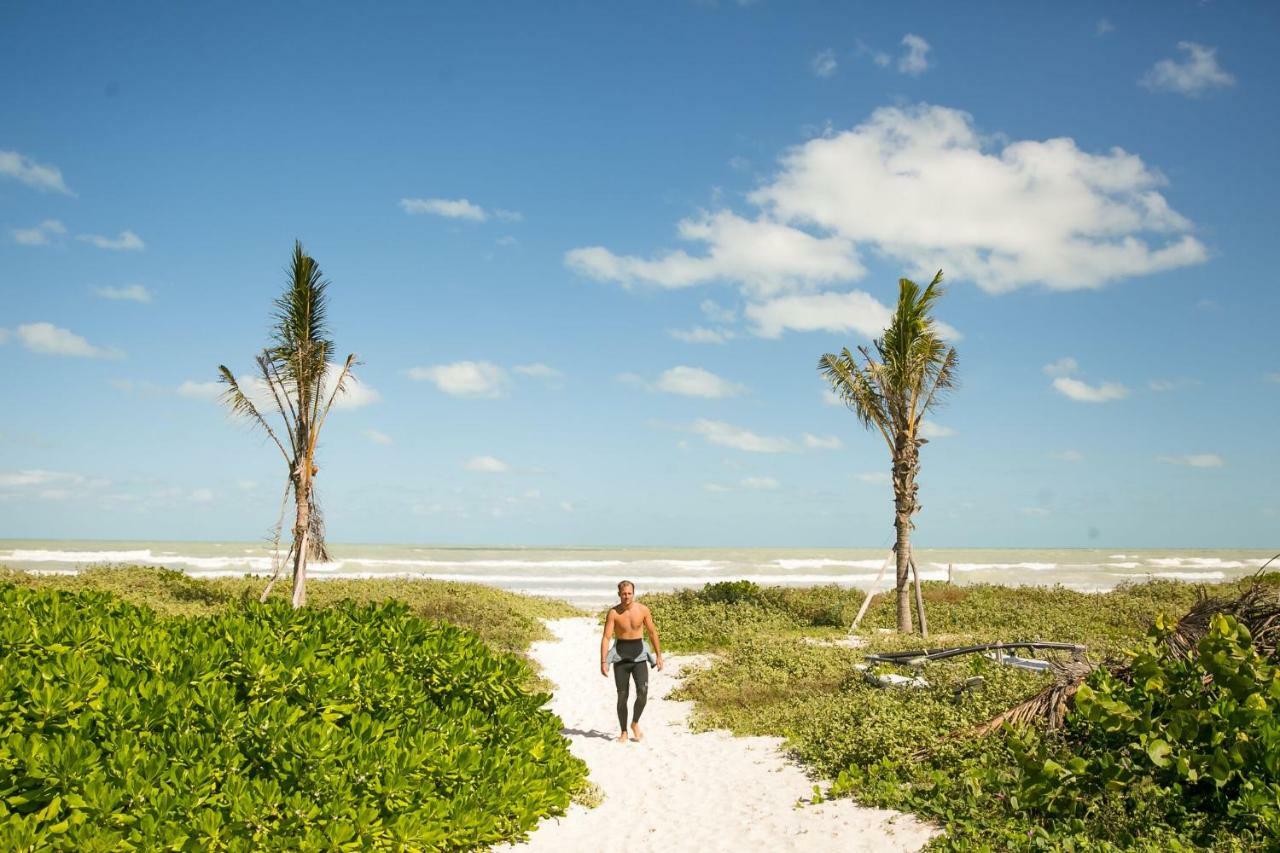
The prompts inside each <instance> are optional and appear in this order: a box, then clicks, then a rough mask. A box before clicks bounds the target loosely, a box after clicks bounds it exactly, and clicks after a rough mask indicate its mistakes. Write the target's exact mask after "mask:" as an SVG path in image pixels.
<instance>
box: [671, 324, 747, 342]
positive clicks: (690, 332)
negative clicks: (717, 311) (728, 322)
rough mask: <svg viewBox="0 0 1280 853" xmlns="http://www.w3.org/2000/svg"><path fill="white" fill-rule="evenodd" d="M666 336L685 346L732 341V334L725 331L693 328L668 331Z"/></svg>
mask: <svg viewBox="0 0 1280 853" xmlns="http://www.w3.org/2000/svg"><path fill="white" fill-rule="evenodd" d="M667 334H668V335H670V336H671V337H673V338H675V339H676V340H677V341H684V342H685V343H686V344H723V343H726V342H728V341H731V340H733V338H734V334H733V332H731V331H729V330H727V329H708V328H706V327H705V326H694V327H693V328H692V329H668V330H667Z"/></svg>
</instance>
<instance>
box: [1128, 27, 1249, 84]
mask: <svg viewBox="0 0 1280 853" xmlns="http://www.w3.org/2000/svg"><path fill="white" fill-rule="evenodd" d="M1178 49H1179V50H1181V51H1182V52H1183V53H1185V54H1186V57H1185V58H1184V59H1183V61H1182V62H1178V61H1177V60H1173V59H1162V60H1160V61H1159V62H1157V63H1156V64H1155V65H1153V66H1152V67H1151V68H1150V70H1148V71H1147V73H1146V74H1144V75H1143V76H1142V79H1141V80H1139V81H1138V82H1139V83H1141V84H1142V85H1143V86H1145V87H1147V88H1148V89H1151V90H1152V91H1156V92H1176V93H1177V94H1179V95H1186V96H1187V97H1191V98H1194V97H1198V96H1199V95H1202V94H1204V93H1205V92H1207V91H1209V90H1210V89H1221V88H1224V87H1227V86H1234V85H1235V84H1236V78H1235V77H1234V76H1232V75H1231V74H1229V73H1227V72H1226V71H1224V70H1223V69H1222V67H1221V66H1219V65H1218V56H1217V53H1218V52H1217V50H1216V49H1215V48H1212V47H1205V46H1204V45H1200V44H1196V43H1195V42H1193V41H1180V42H1178Z"/></svg>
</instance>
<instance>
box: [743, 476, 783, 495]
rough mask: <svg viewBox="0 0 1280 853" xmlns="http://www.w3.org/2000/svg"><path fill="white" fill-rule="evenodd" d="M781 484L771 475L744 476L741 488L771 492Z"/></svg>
mask: <svg viewBox="0 0 1280 853" xmlns="http://www.w3.org/2000/svg"><path fill="white" fill-rule="evenodd" d="M781 485H782V484H781V483H779V482H778V481H777V480H776V479H774V478H773V477H744V478H743V479H742V488H744V489H751V490H753V491H766V492H771V491H773V490H775V489H777V488H778V487H780V486H781Z"/></svg>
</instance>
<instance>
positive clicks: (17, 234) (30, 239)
mask: <svg viewBox="0 0 1280 853" xmlns="http://www.w3.org/2000/svg"><path fill="white" fill-rule="evenodd" d="M9 233H10V234H12V235H13V241H14V242H15V243H18V244H20V245H23V246H47V245H49V243H50V242H51V241H52V240H53V239H54V238H57V237H61V236H63V235H64V234H66V233H67V226H65V225H63V224H62V223H61V222H59V221H58V220H56V219H46V220H45V221H44V222H41V223H40V224H39V225H37V226H36V227H34V228H15V229H13V230H12V231H10V232H9Z"/></svg>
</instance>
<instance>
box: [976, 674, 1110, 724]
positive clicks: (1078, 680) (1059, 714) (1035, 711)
mask: <svg viewBox="0 0 1280 853" xmlns="http://www.w3.org/2000/svg"><path fill="white" fill-rule="evenodd" d="M1096 668H1097V667H1095V666H1094V664H1091V663H1089V662H1088V661H1084V660H1071V661H1067V662H1066V663H1058V662H1057V661H1055V662H1054V663H1053V664H1052V672H1053V683H1052V684H1050V685H1049V686H1048V687H1046V688H1044V689H1043V690H1041V691H1040V692H1039V693H1037V694H1036V695H1034V696H1032V697H1031V698H1030V699H1027V700H1025V701H1023V702H1019V703H1018V704H1017V705H1014V706H1013V707H1012V708H1010V709H1009V710H1007V711H1005V712H1004V713H1001V714H997V715H996V716H994V717H992V718H991V719H990V720H987V721H986V722H985V723H983V724H982V725H980V726H978V727H977V728H975V729H973V730H971V731H970V732H969V733H970V734H972V735H975V736H977V737H986V736H987V735H989V734H991V733H992V732H994V731H998V730H999V729H1000V727H1001V726H1003V725H1005V724H1006V723H1008V724H1009V725H1011V726H1019V725H1037V724H1039V725H1042V726H1043V727H1044V728H1045V729H1046V730H1047V731H1055V730H1057V729H1060V728H1062V724H1063V723H1064V722H1065V721H1066V717H1067V706H1068V705H1069V704H1070V703H1071V700H1072V699H1074V698H1075V695H1076V691H1077V690H1079V689H1080V685H1081V684H1084V680H1085V679H1086V678H1088V677H1089V673H1091V672H1093V671H1094V669H1096Z"/></svg>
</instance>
